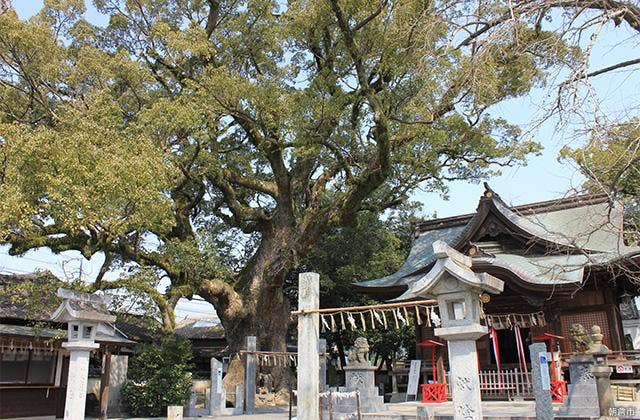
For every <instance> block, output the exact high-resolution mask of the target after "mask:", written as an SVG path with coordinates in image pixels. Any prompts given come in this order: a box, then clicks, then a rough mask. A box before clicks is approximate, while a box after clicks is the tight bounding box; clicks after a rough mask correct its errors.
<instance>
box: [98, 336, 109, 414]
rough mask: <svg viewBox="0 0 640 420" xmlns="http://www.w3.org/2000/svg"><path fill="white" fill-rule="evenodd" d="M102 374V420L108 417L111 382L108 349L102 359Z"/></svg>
mask: <svg viewBox="0 0 640 420" xmlns="http://www.w3.org/2000/svg"><path fill="white" fill-rule="evenodd" d="M101 373H102V374H101V375H100V420H106V419H107V417H108V414H107V409H108V407H109V381H110V380H111V350H110V349H109V348H108V347H107V348H105V351H104V356H103V357H102V372H101Z"/></svg>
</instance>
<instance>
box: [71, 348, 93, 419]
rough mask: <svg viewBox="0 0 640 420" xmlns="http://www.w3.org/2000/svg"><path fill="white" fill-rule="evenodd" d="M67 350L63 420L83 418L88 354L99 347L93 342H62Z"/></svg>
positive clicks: (87, 374)
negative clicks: (67, 376)
mask: <svg viewBox="0 0 640 420" xmlns="http://www.w3.org/2000/svg"><path fill="white" fill-rule="evenodd" d="M62 347H64V348H66V349H67V350H69V378H68V381H67V399H66V402H65V408H64V420H84V409H85V405H86V402H87V379H88V377H89V355H90V353H91V350H95V349H97V348H98V347H100V345H99V344H97V343H93V342H82V341H71V342H66V343H62Z"/></svg>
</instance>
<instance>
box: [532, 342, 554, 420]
mask: <svg viewBox="0 0 640 420" xmlns="http://www.w3.org/2000/svg"><path fill="white" fill-rule="evenodd" d="M529 354H530V355H531V375H532V377H533V395H534V396H535V399H536V419H538V420H553V406H552V405H551V378H550V377H549V362H550V360H549V359H548V358H547V346H546V345H545V344H544V343H533V344H531V345H530V346H529Z"/></svg>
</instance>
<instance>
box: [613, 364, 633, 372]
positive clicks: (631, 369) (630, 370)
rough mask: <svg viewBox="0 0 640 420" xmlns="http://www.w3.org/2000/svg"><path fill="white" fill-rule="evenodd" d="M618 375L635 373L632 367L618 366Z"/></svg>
mask: <svg viewBox="0 0 640 420" xmlns="http://www.w3.org/2000/svg"><path fill="white" fill-rule="evenodd" d="M616 373H633V366H631V365H618V366H616Z"/></svg>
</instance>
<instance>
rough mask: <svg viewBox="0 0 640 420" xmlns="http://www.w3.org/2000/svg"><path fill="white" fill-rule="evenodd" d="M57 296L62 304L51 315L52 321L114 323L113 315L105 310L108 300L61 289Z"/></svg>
mask: <svg viewBox="0 0 640 420" xmlns="http://www.w3.org/2000/svg"><path fill="white" fill-rule="evenodd" d="M57 295H58V297H59V298H61V299H62V303H61V304H60V306H58V309H56V310H55V312H54V313H53V315H51V320H52V321H56V322H70V321H88V322H114V321H115V320H116V317H115V315H111V313H110V312H109V309H108V308H107V305H108V303H109V299H107V298H105V297H103V296H99V295H95V294H91V293H82V292H75V291H72V290H68V289H63V288H59V289H58V293H57Z"/></svg>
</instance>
